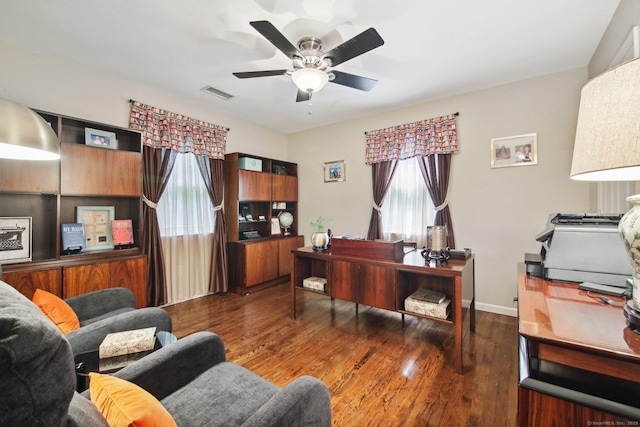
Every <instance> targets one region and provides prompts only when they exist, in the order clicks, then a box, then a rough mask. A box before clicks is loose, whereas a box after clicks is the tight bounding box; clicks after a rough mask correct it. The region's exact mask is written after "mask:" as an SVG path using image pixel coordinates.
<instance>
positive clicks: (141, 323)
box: [65, 307, 171, 355]
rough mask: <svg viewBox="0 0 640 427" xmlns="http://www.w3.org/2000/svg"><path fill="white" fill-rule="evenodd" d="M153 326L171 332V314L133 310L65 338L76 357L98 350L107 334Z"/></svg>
mask: <svg viewBox="0 0 640 427" xmlns="http://www.w3.org/2000/svg"><path fill="white" fill-rule="evenodd" d="M153 326H155V327H156V330H158V331H167V332H171V317H169V313H167V312H166V311H165V310H163V309H162V308H158V307H147V308H141V309H138V310H131V311H127V312H126V313H120V314H117V315H115V316H112V317H108V318H106V319H102V320H98V321H97V322H94V323H91V324H89V325H85V326H82V327H81V328H80V329H76V330H75V331H71V332H69V333H67V334H66V335H65V336H66V338H67V339H68V340H69V342H70V343H71V348H72V349H73V354H74V355H76V354H78V353H84V352H86V351H93V350H97V349H98V348H99V347H100V344H101V343H102V340H104V337H106V336H107V334H110V333H113V332H122V331H130V330H133V329H142V328H151V327H153Z"/></svg>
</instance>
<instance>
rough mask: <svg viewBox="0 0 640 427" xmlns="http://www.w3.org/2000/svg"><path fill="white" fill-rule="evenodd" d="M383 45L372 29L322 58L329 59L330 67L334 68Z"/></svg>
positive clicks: (378, 35)
mask: <svg viewBox="0 0 640 427" xmlns="http://www.w3.org/2000/svg"><path fill="white" fill-rule="evenodd" d="M383 44H384V40H382V37H380V34H378V32H377V31H376V30H375V29H374V28H369V29H368V30H366V31H363V32H361V33H360V34H358V35H357V36H355V37H353V38H352V39H350V40H347V41H346V42H344V43H342V44H341V45H340V46H338V47H335V48H333V49H331V50H330V51H329V52H327V53H325V54H324V56H323V58H331V66H332V67H335V66H336V65H338V64H341V63H343V62H345V61H348V60H350V59H352V58H355V57H356V56H359V55H362V54H363V53H366V52H369V51H370V50H373V49H375V48H377V47H380V46H382V45H383Z"/></svg>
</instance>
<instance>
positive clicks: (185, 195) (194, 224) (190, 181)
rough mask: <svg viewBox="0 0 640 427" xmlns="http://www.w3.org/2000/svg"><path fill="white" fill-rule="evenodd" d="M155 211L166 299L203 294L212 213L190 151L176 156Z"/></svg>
mask: <svg viewBox="0 0 640 427" xmlns="http://www.w3.org/2000/svg"><path fill="white" fill-rule="evenodd" d="M157 213H158V222H159V224H160V234H161V241H162V250H163V253H164V258H165V267H166V274H167V303H175V302H179V301H184V300H187V299H190V298H196V297H199V296H202V295H206V294H207V293H208V292H209V291H208V286H209V275H210V274H211V273H210V269H211V252H212V247H213V230H214V223H215V221H214V220H215V213H214V210H213V205H212V204H211V199H210V197H209V194H208V193H207V189H206V187H205V184H204V181H203V180H202V176H201V175H200V171H199V170H198V164H197V161H196V157H195V156H194V155H193V154H191V153H181V154H178V156H177V157H176V162H175V165H174V167H173V172H172V173H171V176H170V177H169V182H168V184H167V188H166V190H165V192H164V194H163V195H162V198H161V199H160V201H159V202H158V207H157Z"/></svg>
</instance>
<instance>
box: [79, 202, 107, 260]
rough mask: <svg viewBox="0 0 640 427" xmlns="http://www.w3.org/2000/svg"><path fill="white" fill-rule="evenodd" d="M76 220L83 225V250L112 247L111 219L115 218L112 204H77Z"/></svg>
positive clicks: (98, 249)
mask: <svg viewBox="0 0 640 427" xmlns="http://www.w3.org/2000/svg"><path fill="white" fill-rule="evenodd" d="M76 216H77V219H76V222H78V223H81V224H83V225H84V237H85V243H86V246H85V250H86V251H100V250H108V249H113V235H112V230H111V221H112V220H113V219H114V218H115V207H113V206H77V207H76Z"/></svg>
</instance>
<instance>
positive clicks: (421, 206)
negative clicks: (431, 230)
mask: <svg viewBox="0 0 640 427" xmlns="http://www.w3.org/2000/svg"><path fill="white" fill-rule="evenodd" d="M434 216H435V209H434V206H433V202H432V201H431V197H429V192H428V191H427V186H426V184H425V183H424V180H423V178H422V174H421V173H420V167H419V166H418V162H417V161H416V158H415V157H413V158H410V159H406V160H400V161H398V167H397V169H396V173H395V174H394V176H393V179H392V180H391V185H390V187H389V191H388V192H387V195H386V197H385V199H384V203H383V204H382V230H383V232H384V238H385V240H397V239H403V240H404V241H407V242H416V243H417V245H418V248H421V247H423V246H425V245H426V244H427V240H426V239H427V226H429V225H433V220H434Z"/></svg>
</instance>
